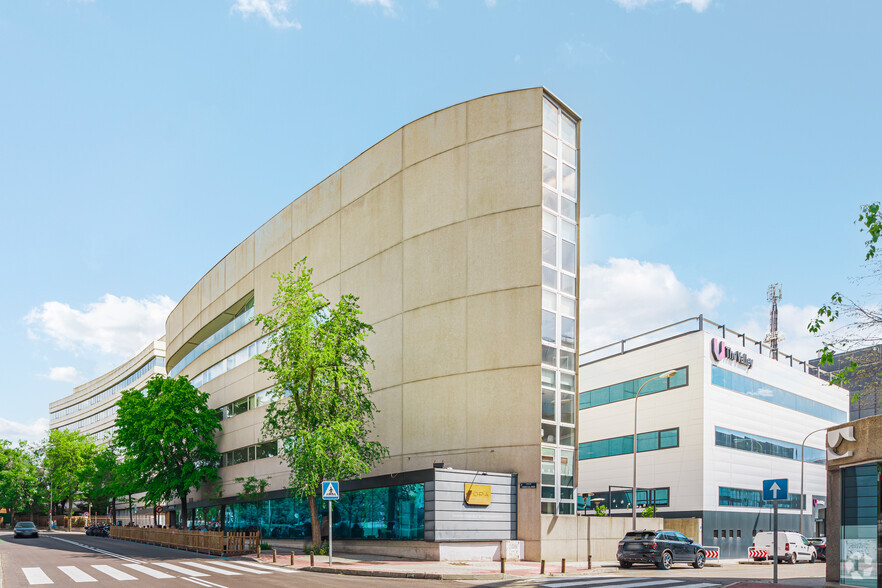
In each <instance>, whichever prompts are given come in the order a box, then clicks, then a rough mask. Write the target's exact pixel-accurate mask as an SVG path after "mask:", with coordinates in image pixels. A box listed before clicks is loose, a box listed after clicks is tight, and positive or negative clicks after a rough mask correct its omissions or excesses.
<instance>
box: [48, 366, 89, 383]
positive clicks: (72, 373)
mask: <svg viewBox="0 0 882 588" xmlns="http://www.w3.org/2000/svg"><path fill="white" fill-rule="evenodd" d="M43 377H44V378H47V379H49V380H53V381H55V382H70V383H73V382H79V381H81V380H82V379H83V378H82V376H80V372H78V371H77V368H75V367H71V366H66V367H54V368H52V369H50V370H49V373H48V374H46V375H45V376H43Z"/></svg>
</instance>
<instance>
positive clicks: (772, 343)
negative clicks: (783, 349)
mask: <svg viewBox="0 0 882 588" xmlns="http://www.w3.org/2000/svg"><path fill="white" fill-rule="evenodd" d="M766 300H768V301H769V302H771V303H772V310H771V311H770V312H769V334H768V335H766V343H768V344H769V355H770V356H771V358H772V359H778V343H780V342H781V341H783V340H784V335H782V334H781V333H779V332H778V301H779V300H781V284H772V285H771V286H769V289H768V290H767V291H766Z"/></svg>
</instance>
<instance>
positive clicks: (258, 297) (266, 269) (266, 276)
mask: <svg viewBox="0 0 882 588" xmlns="http://www.w3.org/2000/svg"><path fill="white" fill-rule="evenodd" d="M292 267H294V262H293V261H292V259H291V248H290V247H285V248H284V249H282V250H281V251H279V252H278V253H276V254H275V255H273V256H272V257H270V258H269V259H267V260H266V261H265V262H264V263H262V264H260V265H259V266H257V269H255V270H254V273H255V276H254V279H255V281H256V282H257V283H258V284H260V287H259V288H257V290H255V292H254V306H255V308H256V309H258V311H257V312H263V311H264V309H270V308H273V296H275V294H276V291H277V290H278V281H276V278H274V277H273V274H286V273H288V272H290V271H291V268H292Z"/></svg>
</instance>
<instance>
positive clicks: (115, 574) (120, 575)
mask: <svg viewBox="0 0 882 588" xmlns="http://www.w3.org/2000/svg"><path fill="white" fill-rule="evenodd" d="M92 567H93V568H95V569H96V570H98V571H99V572H104V573H105V574H107V575H108V576H110V577H111V578H113V579H114V580H123V581H125V580H137V579H138V578H136V577H135V576H132V575H131V574H127V573H125V572H124V571H122V570H118V569H116V568H112V567H110V566H105V565H92Z"/></svg>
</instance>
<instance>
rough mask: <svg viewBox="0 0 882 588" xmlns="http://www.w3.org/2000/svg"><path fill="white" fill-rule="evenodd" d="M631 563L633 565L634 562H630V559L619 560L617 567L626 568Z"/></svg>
mask: <svg viewBox="0 0 882 588" xmlns="http://www.w3.org/2000/svg"><path fill="white" fill-rule="evenodd" d="M632 565H634V564H633V563H632V562H630V561H620V562H619V567H620V568H625V569H628V568H630V567H631V566H632Z"/></svg>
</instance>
